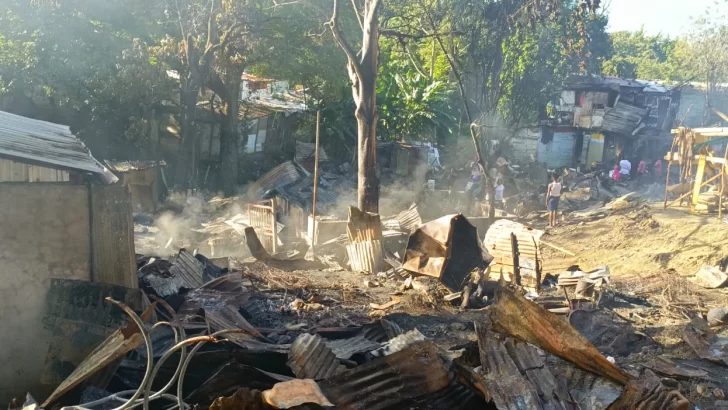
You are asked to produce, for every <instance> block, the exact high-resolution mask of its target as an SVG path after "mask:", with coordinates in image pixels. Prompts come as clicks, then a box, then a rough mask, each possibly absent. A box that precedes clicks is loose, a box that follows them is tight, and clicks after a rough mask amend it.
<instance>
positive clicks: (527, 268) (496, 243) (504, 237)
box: [483, 219, 544, 277]
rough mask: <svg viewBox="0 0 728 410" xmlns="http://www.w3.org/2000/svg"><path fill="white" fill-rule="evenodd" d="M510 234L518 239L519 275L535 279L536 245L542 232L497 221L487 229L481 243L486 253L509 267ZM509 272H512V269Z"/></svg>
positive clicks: (510, 254)
mask: <svg viewBox="0 0 728 410" xmlns="http://www.w3.org/2000/svg"><path fill="white" fill-rule="evenodd" d="M511 233H514V234H515V235H516V238H518V246H519V252H520V255H519V259H520V260H519V263H520V265H521V275H523V276H529V275H530V276H533V277H535V275H536V272H535V267H536V259H535V258H536V256H537V253H540V251H539V246H538V243H539V240H540V239H541V236H543V234H544V232H543V231H540V230H538V229H533V228H531V227H529V226H527V225H524V224H522V223H518V222H515V221H511V220H509V219H499V220H497V221H495V222H494V223H493V224H492V225H491V226H490V228H488V231H487V232H486V233H485V239H484V240H483V243H484V245H485V247H486V249H488V252H490V254H491V255H493V256H494V257H495V258H496V261H499V262H502V263H505V264H507V265H508V266H510V265H512V262H511V261H512V260H513V252H512V250H511ZM534 241H535V243H534ZM506 270H508V269H506ZM510 272H512V268H511V269H510Z"/></svg>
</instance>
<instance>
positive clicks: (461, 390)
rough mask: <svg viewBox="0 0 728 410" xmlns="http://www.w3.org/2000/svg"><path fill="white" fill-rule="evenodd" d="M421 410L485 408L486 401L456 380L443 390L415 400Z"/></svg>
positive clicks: (479, 409) (472, 409) (486, 406)
mask: <svg viewBox="0 0 728 410" xmlns="http://www.w3.org/2000/svg"><path fill="white" fill-rule="evenodd" d="M416 404H417V408H418V409H421V410H452V409H458V410H475V409H478V410H481V409H487V408H490V407H488V403H486V402H485V400H484V399H483V398H482V397H480V396H478V395H476V394H475V393H473V392H472V390H470V389H469V388H467V387H465V386H463V385H462V384H460V383H458V382H453V383H452V384H451V385H450V387H448V388H447V389H445V390H442V391H439V392H435V393H432V394H428V395H427V396H424V397H422V398H420V399H417V400H416Z"/></svg>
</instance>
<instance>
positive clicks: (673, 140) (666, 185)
mask: <svg viewBox="0 0 728 410" xmlns="http://www.w3.org/2000/svg"><path fill="white" fill-rule="evenodd" d="M676 138H677V136H675V137H673V138H672V146H671V147H670V152H669V153H668V154H667V155H668V156H669V159H668V160H667V173H666V174H667V177H666V178H667V179H666V180H665V203H664V206H663V207H662V209H667V196H668V195H669V194H670V192H669V191H668V190H667V187H669V186H670V165H672V152H673V151H674V150H675V139H676Z"/></svg>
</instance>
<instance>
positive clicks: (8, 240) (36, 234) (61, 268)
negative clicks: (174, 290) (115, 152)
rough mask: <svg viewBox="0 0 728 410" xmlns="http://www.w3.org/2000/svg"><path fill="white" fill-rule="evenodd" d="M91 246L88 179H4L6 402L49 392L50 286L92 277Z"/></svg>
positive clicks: (0, 296) (1, 393)
mask: <svg viewBox="0 0 728 410" xmlns="http://www.w3.org/2000/svg"><path fill="white" fill-rule="evenodd" d="M90 253H91V251H90V239H89V210H88V191H87V188H86V187H85V186H79V185H67V184H43V183H33V184H24V183H0V320H1V321H2V331H0V346H1V347H0V403H7V402H8V400H10V399H11V398H12V396H18V395H21V396H20V397H23V396H22V395H24V394H25V392H26V389H28V388H32V387H33V386H37V388H38V390H31V392H32V393H33V394H34V395H36V397H35V398H36V399H37V400H41V399H42V398H43V397H38V396H44V395H45V394H47V393H49V392H46V391H45V389H43V388H42V387H41V386H40V378H41V372H42V371H43V366H44V363H45V360H46V355H47V353H48V346H49V343H50V338H51V334H50V332H49V331H48V330H47V329H46V328H45V327H44V326H43V316H44V313H45V303H46V293H47V291H48V288H49V286H50V281H51V278H63V279H83V280H90V279H91V277H90V272H91V267H90V260H91V255H90Z"/></svg>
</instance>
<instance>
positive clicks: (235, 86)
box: [220, 70, 242, 196]
mask: <svg viewBox="0 0 728 410" xmlns="http://www.w3.org/2000/svg"><path fill="white" fill-rule="evenodd" d="M234 71H235V72H234V73H232V74H230V78H229V79H228V81H227V84H226V89H225V94H224V98H225V119H224V120H223V126H222V132H221V133H220V162H221V166H220V174H221V179H222V189H223V191H224V192H225V195H226V196H232V195H235V187H236V185H237V184H238V140H239V136H238V134H239V132H238V123H239V121H238V111H239V106H240V99H239V93H240V82H241V80H240V78H241V76H242V71H240V72H239V73H238V72H237V70H234Z"/></svg>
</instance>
